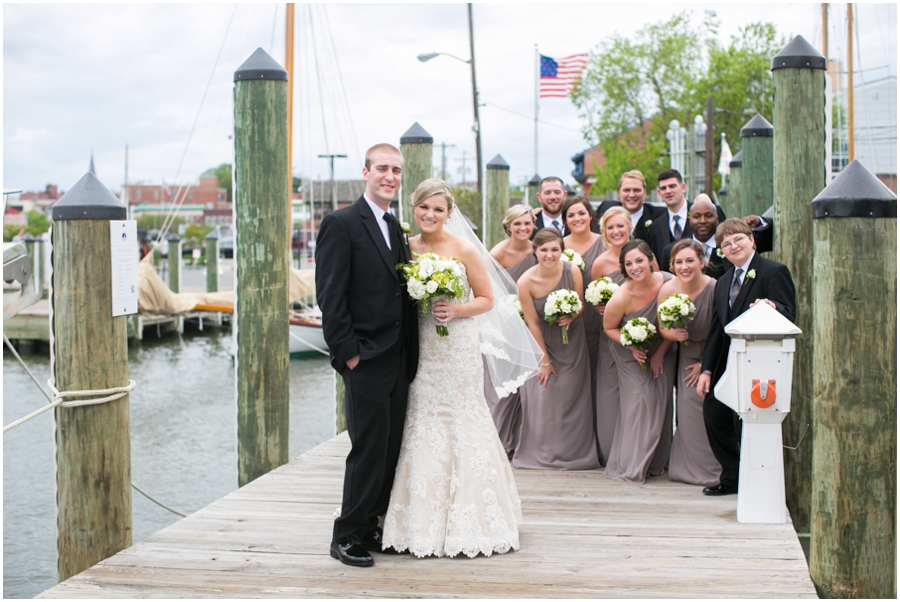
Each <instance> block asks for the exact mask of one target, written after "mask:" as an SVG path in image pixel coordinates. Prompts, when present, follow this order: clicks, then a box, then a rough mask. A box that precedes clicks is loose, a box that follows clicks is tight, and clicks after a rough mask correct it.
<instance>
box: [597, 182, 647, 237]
mask: <svg viewBox="0 0 900 602" xmlns="http://www.w3.org/2000/svg"><path fill="white" fill-rule="evenodd" d="M638 173H640V172H638ZM616 215H621V216H622V217H623V218H624V219H625V223H626V224H627V225H628V237H629V238H630V237H631V214H630V213H628V210H627V209H625V207H610V208H609V209H607V210H606V213H604V214H603V217H601V218H600V238H601V239H603V244H604V245H606V246H607V247H608V246H609V239H608V238H607V237H606V223H607V222H608V221H609V220H610V219H611V218H613V217H615V216H616Z"/></svg>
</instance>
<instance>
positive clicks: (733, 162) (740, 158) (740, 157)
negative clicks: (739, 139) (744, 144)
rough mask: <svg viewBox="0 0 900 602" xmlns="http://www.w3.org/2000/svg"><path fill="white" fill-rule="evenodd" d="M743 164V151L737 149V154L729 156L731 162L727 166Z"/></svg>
mask: <svg viewBox="0 0 900 602" xmlns="http://www.w3.org/2000/svg"><path fill="white" fill-rule="evenodd" d="M743 165H744V151H743V150H739V151H738V154H736V155H735V156H733V157H732V158H731V162H730V163H729V164H728V167H743Z"/></svg>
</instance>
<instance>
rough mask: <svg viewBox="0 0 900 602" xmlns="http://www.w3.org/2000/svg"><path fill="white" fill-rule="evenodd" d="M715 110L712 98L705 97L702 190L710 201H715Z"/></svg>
mask: <svg viewBox="0 0 900 602" xmlns="http://www.w3.org/2000/svg"><path fill="white" fill-rule="evenodd" d="M715 115H716V108H715V105H714V103H713V97H712V96H707V97H706V182H705V184H706V185H705V186H704V188H706V194H707V195H708V196H709V198H710V199H712V200H715V198H716V197H715V195H714V194H713V173H714V171H715V169H716V164H715V160H716V158H715V157H714V156H713V155H714V153H715V146H714V145H713V144H714V142H713V141H714V140H715V138H713V130H715V127H716V125H715V123H716V117H715Z"/></svg>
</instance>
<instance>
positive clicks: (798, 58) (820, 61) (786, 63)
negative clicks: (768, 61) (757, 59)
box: [772, 35, 828, 71]
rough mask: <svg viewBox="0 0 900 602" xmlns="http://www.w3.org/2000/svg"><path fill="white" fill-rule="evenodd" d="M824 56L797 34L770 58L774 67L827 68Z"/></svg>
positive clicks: (773, 68) (774, 68) (773, 69)
mask: <svg viewBox="0 0 900 602" xmlns="http://www.w3.org/2000/svg"><path fill="white" fill-rule="evenodd" d="M827 68H828V67H827V65H826V61H825V57H824V56H822V53H821V52H819V51H818V50H816V49H815V47H814V46H813V45H812V44H810V43H809V42H807V41H806V38H804V37H803V36H799V35H798V36H797V37H796V38H794V39H793V40H791V41H790V42H788V45H787V46H785V47H784V48H782V49H781V52H779V53H778V54H776V55H775V58H773V59H772V71H775V70H776V69H822V70H823V71H824V70H825V69H827Z"/></svg>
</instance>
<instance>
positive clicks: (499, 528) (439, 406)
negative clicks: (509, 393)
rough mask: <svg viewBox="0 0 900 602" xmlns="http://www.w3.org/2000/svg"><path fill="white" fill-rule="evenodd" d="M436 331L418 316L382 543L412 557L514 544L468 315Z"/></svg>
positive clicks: (513, 499)
mask: <svg viewBox="0 0 900 602" xmlns="http://www.w3.org/2000/svg"><path fill="white" fill-rule="evenodd" d="M449 330H450V336H448V337H438V336H437V334H436V333H435V329H434V321H433V318H432V317H431V315H428V316H421V315H420V316H419V369H418V373H417V375H416V379H415V380H414V381H413V382H412V383H411V384H410V389H409V406H408V409H407V413H406V424H405V426H404V432H403V444H402V448H401V451H400V459H399V461H398V463H397V472H396V476H395V478H394V487H393V489H392V490H391V500H390V504H389V506H388V510H387V514H386V515H385V517H384V539H383V543H384V545H385V546H392V547H394V548H395V549H396V550H399V551H402V550H406V549H408V550H409V551H410V552H411V553H412V554H415V555H416V556H418V557H423V556H429V555H434V556H456V555H457V554H459V553H463V554H465V555H466V556H469V557H474V556H477V555H478V554H479V553H481V554H484V555H485V556H490V555H491V554H492V553H494V552H497V553H502V552H507V551H509V550H510V549H513V550H518V549H519V530H518V526H519V522H520V521H521V517H522V511H521V504H520V502H519V494H518V491H517V490H516V484H515V480H514V477H513V473H512V469H511V468H510V466H509V462H508V460H507V458H506V452H505V451H504V449H503V445H502V444H501V443H500V438H499V437H498V435H497V429H496V427H495V426H494V421H493V419H492V418H491V414H490V410H489V409H488V406H487V402H486V401H485V398H484V367H483V363H482V359H481V351H480V349H479V340H478V333H477V332H476V327H475V322H474V320H472V319H471V318H459V319H456V320H453V321H452V322H450V324H449Z"/></svg>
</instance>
